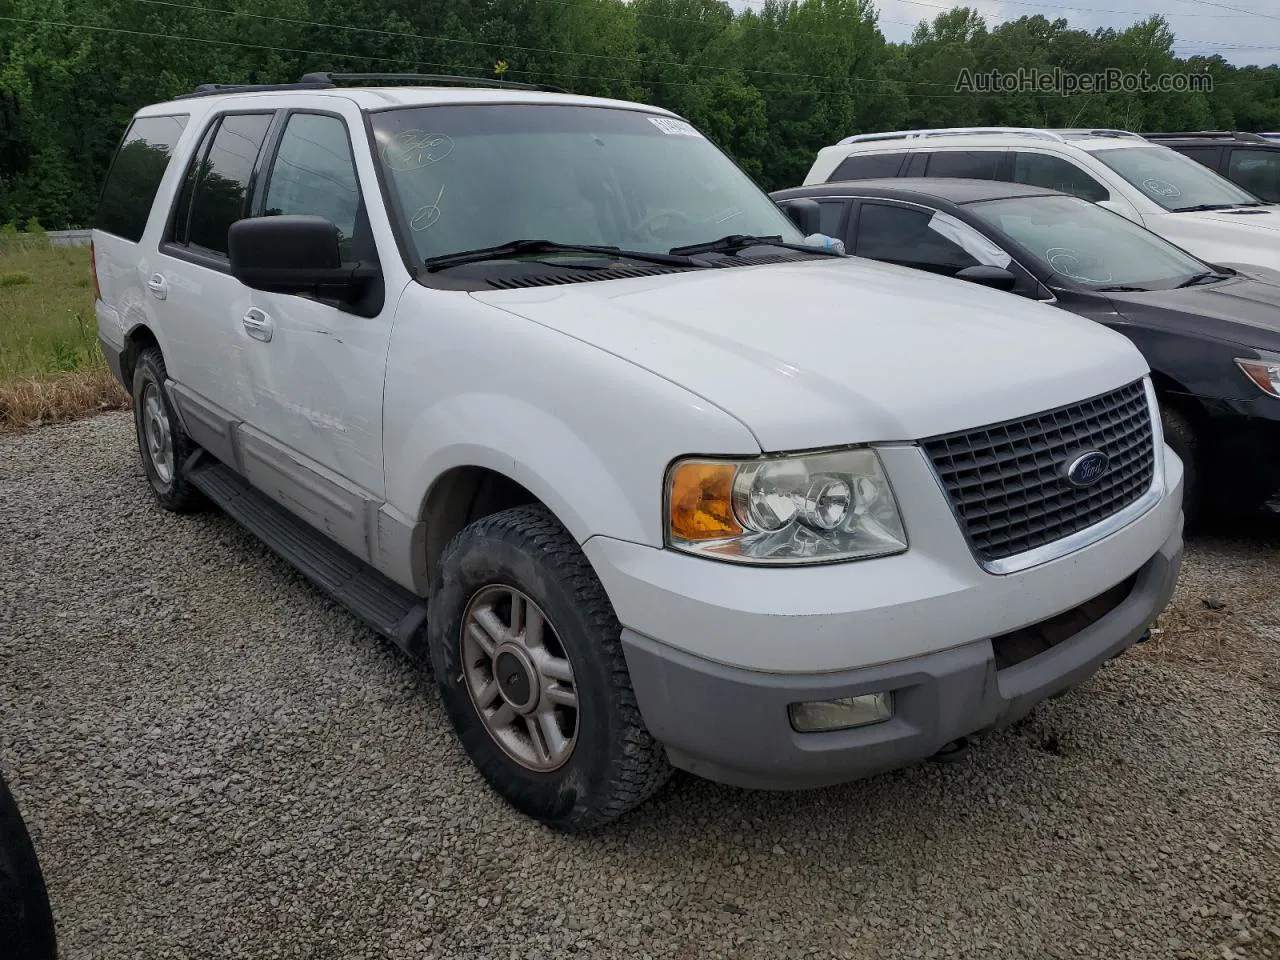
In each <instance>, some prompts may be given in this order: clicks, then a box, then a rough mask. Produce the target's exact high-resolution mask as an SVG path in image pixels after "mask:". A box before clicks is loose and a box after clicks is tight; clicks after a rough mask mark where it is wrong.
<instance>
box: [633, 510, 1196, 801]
mask: <svg viewBox="0 0 1280 960" xmlns="http://www.w3.org/2000/svg"><path fill="white" fill-rule="evenodd" d="M1181 557H1182V525H1181V522H1180V521H1179V522H1178V524H1177V525H1176V528H1175V530H1174V532H1173V534H1172V535H1170V536H1169V538H1168V540H1167V541H1166V542H1165V543H1164V544H1163V546H1161V547H1160V549H1159V550H1158V551H1157V552H1156V553H1155V554H1154V555H1153V556H1151V557H1150V558H1149V559H1148V560H1147V561H1146V563H1144V564H1143V565H1142V566H1141V567H1140V568H1139V569H1138V570H1137V572H1136V573H1135V574H1134V579H1133V586H1132V589H1131V590H1130V591H1129V593H1128V595H1127V596H1126V597H1124V599H1123V600H1120V601H1119V603H1118V605H1116V606H1115V607H1114V608H1112V609H1111V610H1110V612H1109V613H1107V614H1106V615H1104V616H1102V617H1101V618H1100V619H1097V620H1095V621H1094V622H1093V623H1092V624H1091V625H1089V626H1087V627H1085V628H1084V629H1082V630H1080V631H1079V632H1077V633H1074V634H1073V635H1071V636H1068V637H1067V638H1066V639H1063V640H1061V642H1059V643H1057V644H1056V645H1054V646H1052V647H1050V648H1049V649H1047V650H1045V651H1044V652H1042V653H1039V654H1037V655H1035V656H1032V657H1030V659H1026V660H1022V661H1021V662H1019V663H1015V664H1013V665H1011V666H1006V667H1004V668H1003V669H998V668H997V661H996V653H995V648H994V647H993V644H992V642H991V640H990V639H985V640H980V641H978V642H974V643H968V644H965V645H963V646H960V647H955V648H953V649H949V650H944V651H941V652H937V653H930V654H926V655H923V656H919V657H914V658H911V659H907V660H900V661H896V662H892V663H884V664H880V665H878V666H872V667H864V668H860V669H853V670H843V671H838V672H828V673H820V674H785V673H767V672H758V671H752V670H744V669H741V668H738V667H731V666H726V665H724V664H721V663H717V662H714V661H711V660H707V659H704V658H701V657H697V656H694V655H691V654H689V653H686V652H683V651H680V650H676V649H674V648H672V647H670V646H667V645H665V644H662V643H659V642H657V641H654V640H651V639H649V638H648V637H645V636H642V635H640V634H638V633H636V632H634V631H632V630H625V629H624V631H623V634H622V643H623V648H624V650H625V652H626V657H627V666H628V668H629V670H630V672H631V682H632V685H633V687H634V688H635V693H636V699H637V701H638V703H639V706H640V712H641V714H642V715H643V717H644V720H645V723H646V725H647V726H648V728H649V730H650V732H651V733H652V734H653V735H654V737H655V738H656V739H657V740H659V741H660V742H661V743H663V744H664V745H665V746H666V748H667V752H668V754H669V756H670V758H671V761H672V763H673V764H675V765H676V766H677V767H681V768H683V769H685V770H688V771H690V772H692V773H695V774H698V775H700V776H703V777H707V778H708V779H711V780H718V781H720V782H723V783H728V784H733V785H736V786H742V787H750V788H756V789H795V788H804V787H817V786H825V785H829V784H834V783H841V782H845V781H848V780H855V779H858V778H860V777H864V776H868V775H870V774H874V773H877V772H880V771H884V770H889V769H893V768H897V767H902V766H906V765H908V764H911V763H914V762H917V761H919V760H923V759H925V758H927V757H930V756H932V755H933V754H935V753H937V752H938V751H939V750H940V749H941V748H942V747H944V746H945V745H947V744H948V743H950V742H952V741H954V740H957V739H958V738H960V737H964V736H970V735H973V734H975V733H980V732H983V731H986V730H991V729H995V728H998V727H1001V726H1005V725H1007V724H1009V723H1012V722H1013V721H1015V720H1017V719H1019V718H1020V717H1022V716H1025V715H1026V714H1027V713H1028V712H1029V711H1030V710H1031V709H1032V707H1034V706H1035V705H1036V704H1037V703H1039V702H1040V701H1041V700H1044V699H1045V698H1047V697H1050V696H1053V695H1054V694H1057V693H1060V692H1061V691H1063V690H1066V689H1068V688H1069V687H1072V686H1074V685H1076V684H1078V683H1080V682H1081V681H1082V680H1084V679H1086V678H1087V677H1089V676H1090V675H1091V674H1092V673H1093V672H1094V671H1095V670H1097V669H1098V667H1099V666H1101V664H1102V663H1104V662H1105V661H1107V660H1109V659H1111V658H1112V657H1115V656H1116V655H1118V654H1119V653H1121V652H1122V651H1123V650H1125V649H1126V648H1128V647H1129V646H1130V645H1131V644H1133V643H1134V642H1135V641H1136V640H1137V639H1138V638H1139V637H1140V636H1142V634H1143V633H1144V631H1146V630H1147V628H1148V627H1149V626H1150V624H1151V623H1152V621H1154V620H1155V618H1156V616H1157V615H1158V614H1159V613H1160V611H1161V610H1162V609H1163V608H1164V606H1165V604H1166V603H1168V601H1169V597H1170V596H1171V595H1172V593H1173V588H1174V584H1175V582H1176V581H1177V576H1178V569H1179V566H1180V562H1181ZM779 639H780V640H782V639H783V638H779ZM881 691H892V693H893V697H894V715H893V717H892V718H891V719H889V720H887V721H884V722H882V723H879V724H876V725H874V726H869V727H862V728H858V729H853V730H840V731H831V732H822V733H797V732H796V731H795V730H793V729H792V727H791V723H790V720H789V718H788V712H787V708H788V705H789V704H791V703H796V702H802V701H814V700H831V699H836V698H839V697H850V696H858V695H861V694H869V693H877V692H881Z"/></svg>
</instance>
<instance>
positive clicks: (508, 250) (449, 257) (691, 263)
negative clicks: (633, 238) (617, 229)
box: [423, 240, 705, 272]
mask: <svg viewBox="0 0 1280 960" xmlns="http://www.w3.org/2000/svg"><path fill="white" fill-rule="evenodd" d="M533 253H587V254H595V255H597V256H601V257H614V258H617V259H626V260H639V261H640V262H642V263H657V264H661V265H662V266H666V267H702V266H705V264H701V263H698V261H696V260H691V259H689V258H688V257H680V256H672V255H671V254H667V253H646V252H645V251H643V250H623V249H622V248H621V247H601V246H596V245H594V244H588V243H559V242H557V241H555V240H512V241H510V242H509V243H500V244H498V245H497V246H494V247H480V248H479V249H476V250H462V251H460V252H458V253H446V254H443V255H441V256H439V257H428V258H427V259H426V260H425V261H423V263H424V265H425V267H426V269H427V270H428V271H431V272H434V271H436V270H444V269H446V268H448V267H456V266H459V265H461V264H464V263H484V262H485V261H487V260H507V259H510V258H511V257H522V256H525V255H527V254H533Z"/></svg>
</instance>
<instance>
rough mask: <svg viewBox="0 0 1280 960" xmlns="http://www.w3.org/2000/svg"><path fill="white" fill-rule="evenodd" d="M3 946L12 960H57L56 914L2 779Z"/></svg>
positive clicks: (0, 888)
mask: <svg viewBox="0 0 1280 960" xmlns="http://www.w3.org/2000/svg"><path fill="white" fill-rule="evenodd" d="M0 946H3V947H5V948H6V952H5V953H4V955H5V957H7V958H9V960H54V958H55V957H56V956H57V944H56V937H55V934H54V927H53V911H52V910H51V909H50V907H49V893H48V891H47V889H46V888H45V883H44V875H43V873H41V871H40V861H39V860H38V859H37V858H36V851H35V847H34V846H33V845H32V843H31V835H30V834H29V833H28V832H27V827H26V824H25V823H23V821H22V813H21V812H20V811H19V810H18V804H17V802H16V801H15V800H14V799H13V795H12V794H11V793H10V792H9V788H8V787H7V786H6V785H5V782H4V779H3V778H0Z"/></svg>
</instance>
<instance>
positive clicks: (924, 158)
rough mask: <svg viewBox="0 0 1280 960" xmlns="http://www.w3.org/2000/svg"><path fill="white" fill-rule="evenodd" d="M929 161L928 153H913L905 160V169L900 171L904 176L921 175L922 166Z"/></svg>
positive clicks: (922, 171) (922, 172) (922, 174)
mask: <svg viewBox="0 0 1280 960" xmlns="http://www.w3.org/2000/svg"><path fill="white" fill-rule="evenodd" d="M928 163H929V154H927V153H923V152H921V153H913V154H911V159H910V160H908V161H907V166H906V169H905V170H903V171H902V175H903V176H904V177H923V176H924V168H925V167H926V166H927V165H928Z"/></svg>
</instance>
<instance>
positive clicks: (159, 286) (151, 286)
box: [147, 273, 169, 300]
mask: <svg viewBox="0 0 1280 960" xmlns="http://www.w3.org/2000/svg"><path fill="white" fill-rule="evenodd" d="M147 289H148V290H150V291H151V292H152V293H153V294H155V298H156V299H157V300H163V299H164V298H165V297H167V296H169V281H168V280H166V279H165V278H164V277H163V276H161V275H160V274H158V273H153V274H152V275H151V279H150V280H148V281H147Z"/></svg>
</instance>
